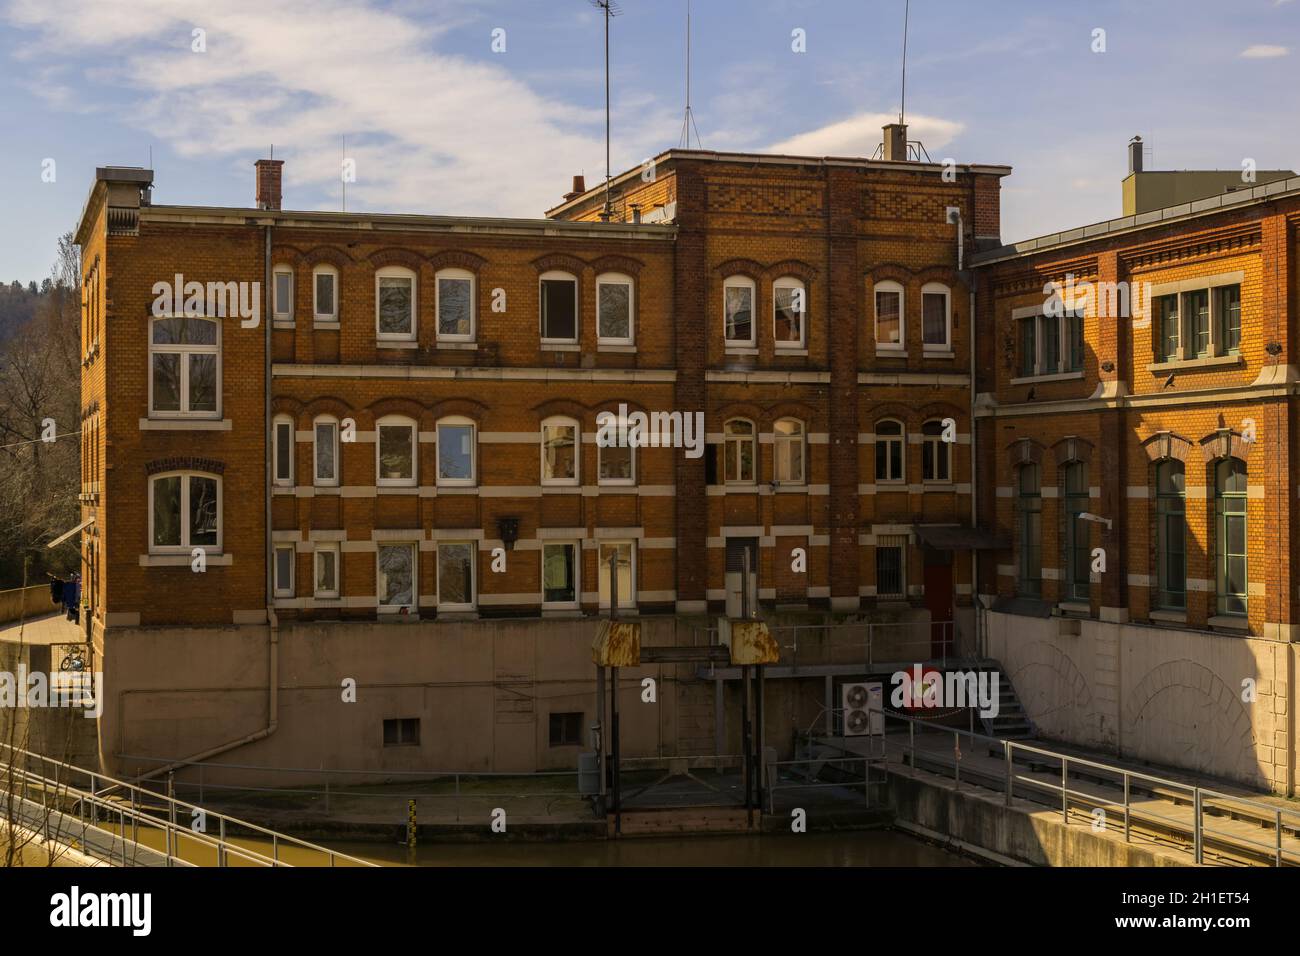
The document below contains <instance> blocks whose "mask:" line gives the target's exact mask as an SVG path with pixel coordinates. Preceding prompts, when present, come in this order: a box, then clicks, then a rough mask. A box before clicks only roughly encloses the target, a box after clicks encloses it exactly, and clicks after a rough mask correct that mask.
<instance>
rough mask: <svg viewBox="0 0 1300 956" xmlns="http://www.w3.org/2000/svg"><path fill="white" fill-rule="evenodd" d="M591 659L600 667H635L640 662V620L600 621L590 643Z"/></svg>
mask: <svg viewBox="0 0 1300 956" xmlns="http://www.w3.org/2000/svg"><path fill="white" fill-rule="evenodd" d="M591 660H592V662H593V663H595V664H597V665H599V666H600V667H636V666H637V665H638V664H640V663H641V622H640V621H610V620H604V621H601V622H600V626H599V627H598V628H597V629H596V639H595V640H594V641H592V643H591Z"/></svg>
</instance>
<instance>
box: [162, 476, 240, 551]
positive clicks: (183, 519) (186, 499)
mask: <svg viewBox="0 0 1300 956" xmlns="http://www.w3.org/2000/svg"><path fill="white" fill-rule="evenodd" d="M163 478H180V480H181V501H180V509H181V513H180V521H179V526H180V531H181V543H180V544H154V543H153V533H154V520H153V519H154V485H155V484H156V483H157V482H158V481H160V480H162V479H163ZM191 478H207V479H210V480H212V481H215V482H216V483H217V543H216V544H191V543H190V540H189V538H190V520H189V515H190V479H191ZM221 486H222V481H221V476H220V475H214V474H212V473H211V472H207V471H198V470H196V469H189V470H174V471H160V472H159V473H158V474H156V475H150V476H149V502H148V506H149V528H148V534H149V553H150V554H189V553H191V552H192V551H193V550H194V549H195V548H202V549H203V551H204V553H205V554H221V553H222V551H221V547H222V542H223V541H224V540H225V538H224V530H225V529H224V522H223V520H222V511H223V506H224V502H223V500H222V496H223V489H222V487H221Z"/></svg>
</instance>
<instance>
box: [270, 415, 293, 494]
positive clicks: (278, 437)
mask: <svg viewBox="0 0 1300 956" xmlns="http://www.w3.org/2000/svg"><path fill="white" fill-rule="evenodd" d="M274 439H275V483H276V484H277V485H292V484H293V443H294V428H293V422H276V423H275V434H274Z"/></svg>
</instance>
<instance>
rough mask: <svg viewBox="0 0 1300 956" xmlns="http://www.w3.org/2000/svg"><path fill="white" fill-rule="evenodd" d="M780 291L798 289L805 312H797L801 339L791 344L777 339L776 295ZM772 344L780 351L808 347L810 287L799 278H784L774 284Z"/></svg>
mask: <svg viewBox="0 0 1300 956" xmlns="http://www.w3.org/2000/svg"><path fill="white" fill-rule="evenodd" d="M778 289H798V290H799V291H801V292H802V293H803V295H802V296H800V299H801V304H802V305H803V310H802V311H800V312H796V313H795V314H796V315H797V316H799V338H798V340H797V341H794V342H791V341H786V340H783V339H778V338H777V337H776V293H777V290H778ZM772 343H773V347H774V348H776V349H777V350H778V351H779V350H781V349H805V348H807V347H808V287H807V285H805V284H804V281H803V280H802V279H800V278H798V277H797V276H782V277H781V278H779V279H777V280H776V281H775V282H773V283H772Z"/></svg>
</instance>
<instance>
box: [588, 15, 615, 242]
mask: <svg viewBox="0 0 1300 956" xmlns="http://www.w3.org/2000/svg"><path fill="white" fill-rule="evenodd" d="M591 5H592V6H593V7H596V8H597V9H599V10H602V11H604V13H605V208H604V210H602V211H601V214H600V218H601V221H602V222H609V220H610V218H611V216H612V213H611V209H612V208H613V207H612V204H611V203H610V201H609V194H610V183H611V179H612V176H611V174H610V163H609V18H610V17H616V16H618V15H619V14H620V13H622V11H621V10H620V9H619V8H618V4H617V3H616V2H615V0H591Z"/></svg>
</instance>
